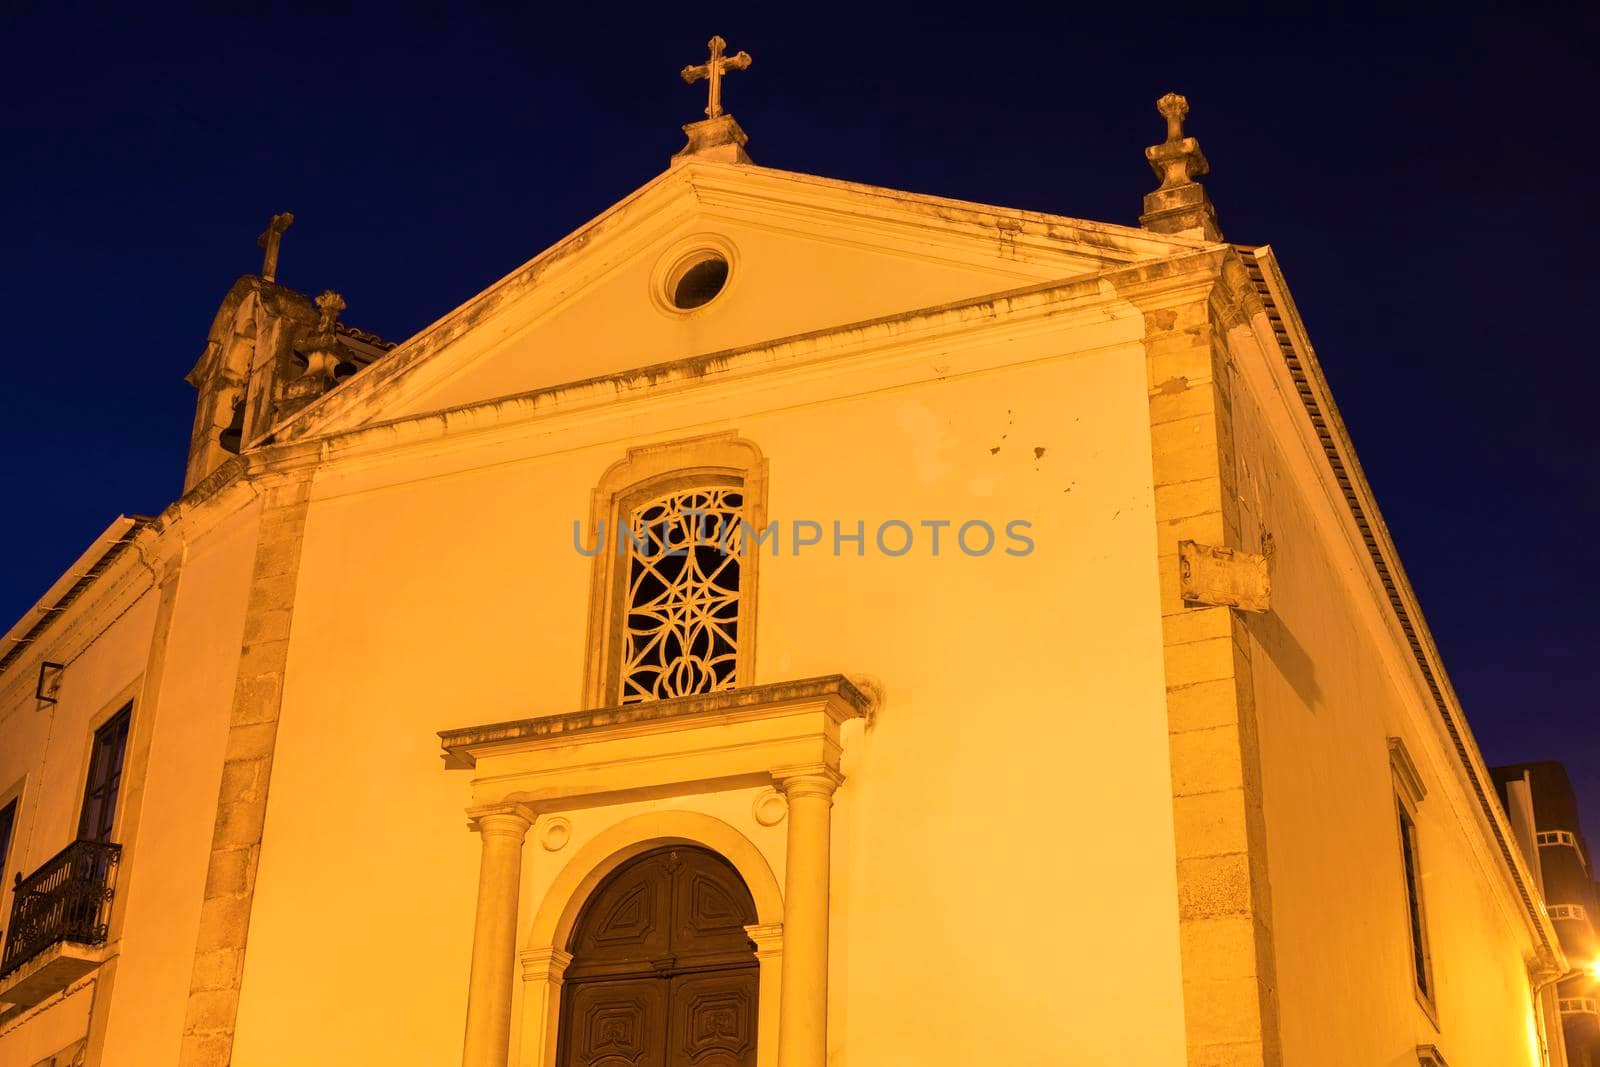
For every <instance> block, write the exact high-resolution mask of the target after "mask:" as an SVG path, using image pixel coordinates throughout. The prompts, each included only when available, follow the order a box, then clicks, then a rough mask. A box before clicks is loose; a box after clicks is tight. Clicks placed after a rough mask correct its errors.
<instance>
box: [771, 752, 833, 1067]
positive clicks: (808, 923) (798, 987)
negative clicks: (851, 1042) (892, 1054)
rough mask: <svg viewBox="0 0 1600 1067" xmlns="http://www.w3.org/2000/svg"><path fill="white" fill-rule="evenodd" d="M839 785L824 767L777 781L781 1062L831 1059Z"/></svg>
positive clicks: (813, 1063) (816, 1066) (811, 1064)
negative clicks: (782, 797) (831, 902)
mask: <svg viewBox="0 0 1600 1067" xmlns="http://www.w3.org/2000/svg"><path fill="white" fill-rule="evenodd" d="M838 785H839V778H838V776H837V775H836V774H833V773H830V772H827V771H824V770H822V769H820V768H819V769H818V771H817V772H815V773H809V774H800V775H796V776H793V777H787V778H783V779H780V781H779V786H780V788H782V789H783V791H784V793H786V794H787V795H788V797H789V855H788V859H787V864H788V867H787V871H786V873H785V877H784V901H783V991H782V993H781V1000H780V1003H781V1005H782V1019H781V1022H780V1024H779V1031H778V1067H826V1064H827V1061H828V865H829V858H828V851H829V842H828V839H829V833H830V827H829V816H830V810H831V809H832V807H833V791H834V790H835V789H836V788H838Z"/></svg>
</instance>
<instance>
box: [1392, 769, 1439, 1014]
mask: <svg viewBox="0 0 1600 1067" xmlns="http://www.w3.org/2000/svg"><path fill="white" fill-rule="evenodd" d="M1389 769H1390V772H1391V776H1392V786H1393V791H1394V810H1395V840H1396V843H1397V844H1398V846H1399V850H1400V851H1399V859H1400V870H1399V874H1400V893H1401V897H1400V902H1401V905H1402V906H1403V909H1404V915H1403V918H1404V926H1403V927H1402V928H1403V929H1404V931H1405V935H1406V970H1407V972H1408V973H1409V974H1410V982H1411V991H1412V994H1413V995H1414V996H1415V997H1416V1001H1417V1005H1418V1006H1419V1007H1420V1008H1421V1009H1422V1011H1423V1014H1424V1015H1426V1016H1427V1017H1428V1021H1429V1022H1430V1023H1432V1024H1433V1027H1434V1029H1435V1030H1438V1029H1439V1001H1438V980H1437V978H1436V976H1435V974H1434V969H1433V946H1432V942H1431V940H1430V938H1429V936H1428V902H1427V894H1426V893H1425V892H1424V891H1423V884H1422V883H1423V875H1422V843H1421V839H1422V829H1421V819H1420V818H1419V809H1420V808H1421V805H1422V801H1423V799H1424V798H1426V797H1427V795H1428V789H1427V786H1426V785H1425V784H1424V782H1423V779H1422V774H1421V772H1420V771H1419V770H1418V769H1417V765H1416V763H1415V762H1414V761H1413V760H1412V758H1411V753H1410V752H1409V751H1408V750H1407V748H1406V745H1405V742H1404V741H1403V740H1401V739H1400V738H1398V737H1391V738H1389Z"/></svg>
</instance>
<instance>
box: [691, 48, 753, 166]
mask: <svg viewBox="0 0 1600 1067" xmlns="http://www.w3.org/2000/svg"><path fill="white" fill-rule="evenodd" d="M706 47H707V48H708V49H709V50H710V53H711V55H710V58H709V59H707V60H706V62H704V63H701V64H699V65H698V66H691V67H684V68H683V70H682V71H681V72H680V75H681V76H682V78H683V80H684V82H685V83H687V84H689V85H693V84H694V83H695V82H697V81H700V80H702V79H703V80H704V81H705V82H706V98H707V101H706V117H705V118H704V119H702V120H701V121H699V122H691V123H689V124H688V125H687V126H685V127H684V128H683V132H684V133H685V134H686V135H687V136H688V138H689V143H688V144H686V145H684V146H683V148H682V150H680V151H679V152H678V154H677V155H675V156H673V157H672V165H673V166H674V167H676V166H678V165H679V164H681V163H685V162H688V161H689V160H690V159H710V160H717V161H719V162H723V163H748V162H750V156H749V155H748V154H747V153H746V152H745V150H744V146H745V143H746V142H747V141H748V140H749V138H748V137H746V136H745V132H744V130H743V129H741V128H740V127H739V124H738V123H737V122H735V121H734V118H733V116H732V115H730V114H728V113H727V112H726V111H724V110H723V108H722V78H723V75H725V74H727V73H728V72H729V71H730V70H749V69H750V62H751V61H750V53H749V52H738V53H735V54H734V55H731V56H730V55H728V54H727V47H728V42H727V41H724V40H723V39H722V38H721V37H713V38H711V40H710V41H708V42H706Z"/></svg>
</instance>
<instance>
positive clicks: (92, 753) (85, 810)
mask: <svg viewBox="0 0 1600 1067" xmlns="http://www.w3.org/2000/svg"><path fill="white" fill-rule="evenodd" d="M113 707H114V708H115V710H114V711H112V712H111V714H109V715H107V716H105V718H104V719H102V720H101V721H100V722H99V723H98V724H96V725H95V726H94V729H93V732H92V733H91V734H90V735H89V751H88V759H87V761H86V763H85V766H84V777H83V789H82V790H81V799H80V801H79V804H78V827H77V836H76V837H74V838H73V840H75V841H104V842H107V843H110V842H113V841H115V839H116V837H117V831H118V829H119V828H120V820H121V815H122V807H123V805H122V804H121V803H120V802H121V800H122V798H123V795H124V793H125V792H126V789H125V786H126V783H127V778H128V752H129V749H130V748H131V747H132V742H133V701H131V700H128V701H124V702H123V703H122V704H120V705H113ZM111 731H118V732H120V734H121V736H120V738H119V744H120V750H119V751H118V752H117V754H116V770H115V772H114V773H113V774H112V775H110V776H108V778H107V780H106V781H105V782H103V783H101V784H100V785H99V786H98V787H97V785H96V783H95V776H96V772H97V770H98V769H99V768H100V766H101V761H102V754H103V753H104V752H105V751H106V750H105V749H104V748H103V747H102V745H101V738H102V737H103V736H105V735H106V734H107V733H108V732H111ZM99 789H103V790H105V791H106V792H107V794H108V797H109V804H108V808H109V810H106V811H104V812H102V816H101V818H100V819H99V820H98V822H99V823H100V827H101V829H100V832H101V833H103V834H104V835H105V836H103V837H100V836H91V835H90V833H89V832H88V831H89V830H90V829H91V827H89V826H88V825H87V824H88V820H89V811H90V802H91V800H93V799H94V797H93V794H94V793H95V792H96V791H97V790H99ZM105 799H106V798H105V797H102V798H101V800H105Z"/></svg>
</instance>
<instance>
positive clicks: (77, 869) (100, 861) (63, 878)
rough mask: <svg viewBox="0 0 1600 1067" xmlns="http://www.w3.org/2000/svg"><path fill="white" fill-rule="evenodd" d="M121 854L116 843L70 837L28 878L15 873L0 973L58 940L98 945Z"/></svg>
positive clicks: (3, 974) (103, 937)
mask: <svg viewBox="0 0 1600 1067" xmlns="http://www.w3.org/2000/svg"><path fill="white" fill-rule="evenodd" d="M121 857H122V846H121V845H110V844H103V843H102V842H99V841H74V842H73V843H72V844H70V845H68V846H67V847H66V848H64V849H62V850H61V851H60V852H58V853H56V854H55V856H54V857H53V858H51V859H50V860H49V861H48V862H46V863H45V864H44V866H42V867H40V868H39V869H38V870H36V871H34V872H33V873H32V874H31V875H29V876H28V877H26V878H24V877H22V876H21V875H20V874H19V875H18V876H17V884H16V890H15V891H14V893H13V894H12V899H11V923H10V926H9V928H8V929H7V931H6V939H5V954H4V955H3V956H0V978H5V977H7V976H8V975H10V974H11V973H12V972H13V971H15V970H17V968H19V967H21V966H22V965H23V964H25V963H27V962H28V961H29V960H31V959H33V958H34V957H35V956H37V955H39V953H41V952H43V951H44V950H45V949H47V948H49V947H50V946H52V945H56V944H60V943H61V942H64V941H70V942H72V943H73V944H77V945H100V944H104V943H105V940H106V923H107V919H108V918H109V916H110V913H111V894H112V892H113V891H114V890H115V888H116V873H117V861H118V860H119V859H121Z"/></svg>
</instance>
